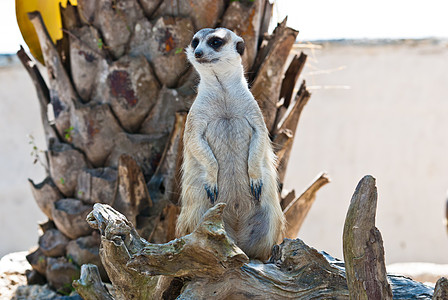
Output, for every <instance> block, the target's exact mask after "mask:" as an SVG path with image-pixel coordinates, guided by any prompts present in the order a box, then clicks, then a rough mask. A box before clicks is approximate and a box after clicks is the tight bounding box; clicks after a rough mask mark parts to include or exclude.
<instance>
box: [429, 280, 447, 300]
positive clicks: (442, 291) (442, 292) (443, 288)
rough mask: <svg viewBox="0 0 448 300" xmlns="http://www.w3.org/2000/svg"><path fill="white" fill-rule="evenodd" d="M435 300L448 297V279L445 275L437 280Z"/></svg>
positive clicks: (442, 299)
mask: <svg viewBox="0 0 448 300" xmlns="http://www.w3.org/2000/svg"><path fill="white" fill-rule="evenodd" d="M432 299H433V300H446V299H448V279H446V278H445V277H442V278H440V279H439V280H437V282H436V287H435V289H434V296H433V297H432Z"/></svg>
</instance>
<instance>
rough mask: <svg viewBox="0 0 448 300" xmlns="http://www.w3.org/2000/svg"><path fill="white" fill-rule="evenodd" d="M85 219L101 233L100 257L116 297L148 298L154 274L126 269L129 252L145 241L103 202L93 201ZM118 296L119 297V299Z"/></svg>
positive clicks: (154, 282) (136, 250) (132, 253)
mask: <svg viewBox="0 0 448 300" xmlns="http://www.w3.org/2000/svg"><path fill="white" fill-rule="evenodd" d="M93 207H94V209H93V211H92V212H91V213H90V214H89V215H88V217H87V222H88V223H89V225H90V226H91V227H92V228H94V229H99V230H100V233H101V246H100V257H101V261H102V262H103V266H104V267H105V269H106V271H107V274H108V275H109V278H110V280H111V282H112V284H113V285H114V287H115V289H116V293H117V295H118V298H119V299H151V295H152V293H153V291H154V289H155V288H156V285H157V281H158V277H153V276H146V275H145V274H140V273H139V272H137V271H135V270H133V269H132V268H129V267H128V266H127V263H128V262H129V260H130V258H131V256H132V255H134V254H135V253H137V252H138V251H140V249H142V247H143V245H146V244H147V242H146V241H145V240H143V239H142V238H140V236H139V235H138V233H137V231H136V230H135V229H134V228H133V227H132V224H131V223H130V222H129V221H128V220H127V219H126V217H125V216H123V215H122V214H120V213H119V212H117V211H116V210H114V209H112V208H111V207H110V206H108V205H105V204H95V205H94V206H93ZM120 297H121V298H120Z"/></svg>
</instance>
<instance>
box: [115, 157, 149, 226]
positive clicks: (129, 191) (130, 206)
mask: <svg viewBox="0 0 448 300" xmlns="http://www.w3.org/2000/svg"><path fill="white" fill-rule="evenodd" d="M113 205H114V207H115V209H117V210H118V211H120V212H122V213H123V214H124V215H125V216H126V218H127V219H128V220H129V221H130V222H132V224H135V226H137V216H138V215H139V214H140V212H141V211H143V210H144V209H146V208H148V207H150V206H152V201H151V197H150V196H149V192H148V189H147V187H146V182H145V178H144V176H143V173H142V171H141V169H140V167H139V165H138V164H137V162H136V161H135V160H134V159H133V158H132V157H131V156H129V155H126V154H123V155H121V156H120V159H119V161H118V187H117V193H116V195H115V200H114V204H113Z"/></svg>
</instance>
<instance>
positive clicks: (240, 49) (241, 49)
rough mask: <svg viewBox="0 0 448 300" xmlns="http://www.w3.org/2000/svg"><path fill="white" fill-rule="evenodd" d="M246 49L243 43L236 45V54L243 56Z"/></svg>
mask: <svg viewBox="0 0 448 300" xmlns="http://www.w3.org/2000/svg"><path fill="white" fill-rule="evenodd" d="M244 48H246V45H244V42H243V41H240V42H238V43H236V52H238V53H239V54H240V55H241V56H242V55H243V53H244Z"/></svg>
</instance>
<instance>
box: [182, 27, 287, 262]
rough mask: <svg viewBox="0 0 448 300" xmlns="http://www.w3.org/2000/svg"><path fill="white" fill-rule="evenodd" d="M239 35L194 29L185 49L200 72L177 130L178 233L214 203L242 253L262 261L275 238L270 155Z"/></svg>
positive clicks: (278, 226)
mask: <svg viewBox="0 0 448 300" xmlns="http://www.w3.org/2000/svg"><path fill="white" fill-rule="evenodd" d="M243 52H244V41H243V39H242V38H241V37H239V36H237V35H236V34H235V33H233V32H232V31H230V30H228V29H225V28H218V29H209V28H206V29H202V30H200V31H198V32H197V33H196V34H195V35H194V37H193V40H192V42H191V44H190V45H189V46H188V47H187V49H186V53H187V57H188V60H189V61H190V62H191V64H192V65H193V66H194V68H195V69H196V70H197V72H198V73H199V75H200V82H199V85H198V90H197V92H198V93H197V97H196V99H195V101H194V102H193V105H192V106H191V108H190V111H189V113H188V116H187V121H186V125H185V131H184V139H183V140H184V157H183V165H182V171H183V174H182V194H181V204H182V208H181V212H180V215H179V218H178V222H177V233H178V235H185V234H188V233H191V232H192V231H193V230H194V229H195V227H196V226H197V225H198V223H199V222H200V221H201V218H202V216H203V215H204V214H205V212H206V211H207V210H208V209H209V208H210V207H212V206H213V205H214V204H215V203H217V202H223V203H226V204H227V206H226V208H225V210H224V212H223V220H224V226H225V229H226V231H227V233H228V235H229V236H230V237H231V238H232V239H233V240H234V241H235V243H236V245H237V246H238V247H240V248H241V249H242V250H243V251H244V252H245V253H246V254H247V255H248V256H249V258H254V259H261V260H265V259H267V258H268V257H269V255H270V253H271V250H272V246H273V245H274V244H276V243H277V242H278V241H279V239H280V238H281V234H282V231H283V227H284V223H285V220H284V216H283V212H282V209H281V207H280V202H279V195H278V184H277V172H276V168H275V155H274V152H273V150H272V146H271V140H270V138H269V132H268V130H267V128H266V124H265V123H264V119H263V115H262V113H261V110H260V108H259V106H258V104H257V102H256V101H255V99H254V97H253V95H252V93H251V92H250V90H249V87H248V84H247V81H246V79H245V77H244V70H243V66H242V63H241V56H242V55H243Z"/></svg>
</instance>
